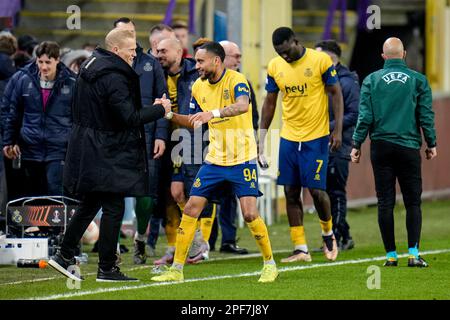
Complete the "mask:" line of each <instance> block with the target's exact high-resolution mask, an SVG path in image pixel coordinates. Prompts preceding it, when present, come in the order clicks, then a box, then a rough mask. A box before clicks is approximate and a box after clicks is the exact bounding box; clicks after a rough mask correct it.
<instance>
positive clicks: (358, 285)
mask: <svg viewBox="0 0 450 320" xmlns="http://www.w3.org/2000/svg"><path fill="white" fill-rule="evenodd" d="M422 209H423V228H422V240H421V251H422V252H423V253H427V252H429V253H428V254H426V255H423V257H424V258H425V260H427V261H428V262H429V264H430V267H429V268H426V269H416V268H408V267H407V266H406V264H407V258H406V257H403V258H400V260H399V266H398V267H396V268H383V267H382V264H383V261H384V260H383V256H384V250H383V246H382V242H381V237H380V233H379V230H378V223H377V215H376V208H375V207H370V208H362V209H359V210H350V211H349V214H348V221H349V223H350V226H351V232H352V236H353V239H354V240H355V243H356V247H355V248H354V249H352V250H350V251H345V252H341V253H340V255H339V256H338V259H337V261H336V262H327V261H325V259H324V257H323V255H322V253H313V254H312V258H313V261H312V262H310V263H294V264H281V263H280V262H279V260H280V259H281V258H283V257H285V256H286V255H287V254H288V253H289V252H290V251H291V249H292V247H291V242H290V236H289V229H288V225H287V220H286V217H285V216H282V217H281V218H280V221H278V222H276V223H275V224H274V225H272V226H270V227H269V232H270V237H271V242H272V246H273V249H274V252H275V254H274V255H275V258H276V261H277V262H278V267H279V268H280V275H279V277H278V279H277V281H276V282H275V283H270V284H260V283H258V282H257V280H258V277H259V271H260V270H261V267H262V261H261V257H259V256H257V253H258V251H257V249H256V244H255V242H254V241H253V239H252V238H251V237H250V232H249V231H248V230H247V229H239V231H238V236H239V237H240V239H241V240H240V241H239V245H240V246H242V247H246V248H248V249H250V251H251V253H252V254H251V255H249V256H248V257H245V256H241V257H237V256H234V255H229V254H220V253H217V252H211V253H210V260H209V261H206V262H203V263H201V264H198V265H187V266H186V267H185V273H184V275H185V282H184V283H177V284H161V283H154V282H152V281H150V277H151V276H152V274H151V264H152V262H153V259H154V258H149V259H148V261H147V264H146V265H144V266H135V265H133V263H132V252H131V251H132V241H131V240H130V239H125V240H123V241H122V243H124V244H125V245H127V247H128V248H129V249H130V252H129V253H127V254H124V255H123V256H122V258H123V263H122V265H121V269H122V271H124V272H125V273H126V274H128V275H130V276H134V277H137V278H139V279H140V282H136V283H127V284H123V283H122V284H120V283H119V284H117V283H114V284H113V283H111V284H109V283H108V284H105V283H97V282H95V277H96V268H97V266H96V261H97V258H98V256H97V254H94V253H91V252H90V247H85V252H87V253H88V254H89V263H88V264H84V265H82V266H81V270H82V274H83V275H84V276H85V277H86V281H83V282H81V284H80V288H78V289H77V288H76V286H75V284H74V283H73V282H71V281H69V282H67V280H66V278H64V277H62V276H60V275H59V274H58V273H57V272H56V271H54V270H53V269H51V268H47V269H18V268H16V267H15V266H0V299H84V300H86V299H120V300H125V299H158V300H161V299H162V300H174V299H186V300H197V299H219V300H220V299H226V300H234V299H245V300H247V299H269V300H270V299H283V300H284V299H294V300H295V299H450V290H449V284H450V222H449V217H448V215H449V212H450V201H448V200H447V201H436V202H426V203H424V204H423V208H422ZM405 214H406V213H405V211H404V209H403V207H402V206H397V208H396V213H395V216H396V226H395V228H396V238H397V251H398V253H399V254H403V253H407V244H406V230H405V229H406V227H405ZM305 228H306V237H307V240H308V245H309V248H310V250H311V249H313V248H317V247H319V246H320V245H321V243H320V226H319V222H318V218H317V215H311V214H306V216H305ZM165 245H166V242H165V238H164V236H162V237H161V238H160V240H159V243H158V247H157V253H158V257H159V256H160V255H162V254H163V251H164V249H165ZM237 258H239V259H237ZM373 266H375V267H373ZM376 267H379V269H378V268H376ZM71 288H72V289H71Z"/></svg>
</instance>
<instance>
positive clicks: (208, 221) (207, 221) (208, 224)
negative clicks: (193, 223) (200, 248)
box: [200, 204, 217, 242]
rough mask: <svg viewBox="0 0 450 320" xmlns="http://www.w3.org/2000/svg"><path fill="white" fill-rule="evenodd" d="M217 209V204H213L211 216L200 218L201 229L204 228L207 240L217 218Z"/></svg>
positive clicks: (204, 235) (203, 231) (204, 236)
mask: <svg viewBox="0 0 450 320" xmlns="http://www.w3.org/2000/svg"><path fill="white" fill-rule="evenodd" d="M216 210H217V205H216V204H213V205H212V214H211V217H209V218H201V219H200V229H201V230H202V235H203V240H205V241H206V242H208V241H209V237H210V236H211V231H212V227H213V223H214V219H215V218H216Z"/></svg>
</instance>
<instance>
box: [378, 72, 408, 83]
mask: <svg viewBox="0 0 450 320" xmlns="http://www.w3.org/2000/svg"><path fill="white" fill-rule="evenodd" d="M408 78H409V76H408V75H407V74H405V73H403V72H389V73H388V74H385V75H384V76H383V80H384V81H385V82H386V83H387V84H390V83H391V82H394V81H400V82H401V83H403V84H404V83H406V80H408Z"/></svg>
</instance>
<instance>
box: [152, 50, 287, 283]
mask: <svg viewBox="0 0 450 320" xmlns="http://www.w3.org/2000/svg"><path fill="white" fill-rule="evenodd" d="M195 59H196V61H197V70H198V71H199V73H200V78H199V79H197V80H196V81H195V83H194V85H193V86H192V98H191V106H190V113H191V115H189V116H187V115H180V114H176V113H173V114H172V121H174V122H176V123H178V124H179V125H182V126H185V127H194V126H195V127H197V126H199V125H201V124H203V123H208V127H209V139H210V144H209V151H208V154H207V156H206V159H205V162H204V163H203V165H202V167H201V168H200V170H199V172H198V173H197V176H196V178H195V182H194V184H193V186H192V189H191V192H190V197H189V200H188V202H187V203H186V206H185V208H184V212H183V216H182V220H181V223H180V227H179V228H178V234H177V240H176V249H175V258H174V262H173V264H172V266H171V267H170V268H169V270H168V271H166V272H164V273H162V274H161V275H159V276H155V277H153V278H152V280H154V281H183V279H184V276H183V265H184V263H185V260H186V255H187V253H188V250H189V246H190V244H191V242H192V240H193V238H194V233H195V228H196V224H197V218H198V216H199V215H200V212H201V211H202V210H203V208H204V207H205V206H206V204H207V203H208V200H213V199H214V198H216V197H215V195H217V194H218V193H219V192H220V187H221V186H222V185H223V184H225V183H226V184H230V185H231V186H232V188H233V191H234V193H235V194H236V196H237V197H238V198H239V201H240V205H241V210H242V214H243V216H244V220H245V221H246V223H247V225H248V227H249V229H250V232H251V233H252V235H253V237H254V238H255V240H256V243H257V245H258V247H259V248H260V250H261V253H262V256H263V260H264V267H263V269H262V272H261V277H260V278H259V280H258V281H259V282H272V281H274V280H275V279H276V278H277V276H278V271H277V268H276V264H275V260H274V258H273V255H272V248H271V245H270V240H269V234H268V232H267V227H266V225H265V223H264V221H263V220H262V218H261V217H260V216H259V213H258V209H257V207H256V198H257V197H258V196H260V195H261V193H260V192H259V190H258V174H257V165H256V157H257V148H256V142H255V137H254V134H253V124H252V111H251V108H252V106H251V102H250V98H249V96H250V93H249V87H248V83H247V80H246V79H245V77H244V76H243V75H242V74H240V73H239V72H236V71H233V70H229V69H225V67H224V65H223V61H224V59H225V51H224V49H223V47H222V46H221V45H220V44H219V43H217V42H208V43H206V44H204V45H203V46H201V47H200V49H199V50H198V51H197V52H196V54H195ZM168 117H169V118H170V117H171V116H168Z"/></svg>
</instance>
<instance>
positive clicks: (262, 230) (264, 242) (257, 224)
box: [247, 217, 273, 262]
mask: <svg viewBox="0 0 450 320" xmlns="http://www.w3.org/2000/svg"><path fill="white" fill-rule="evenodd" d="M247 226H248V227H249V229H250V232H251V233H252V236H253V237H254V238H255V240H256V244H257V245H258V247H259V250H260V251H261V253H262V256H263V259H264V262H268V261H271V260H273V255H272V248H271V246H270V240H269V233H268V232H267V227H266V224H265V223H264V220H263V219H262V218H261V217H258V218H256V219H255V220H253V221H252V222H247Z"/></svg>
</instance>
